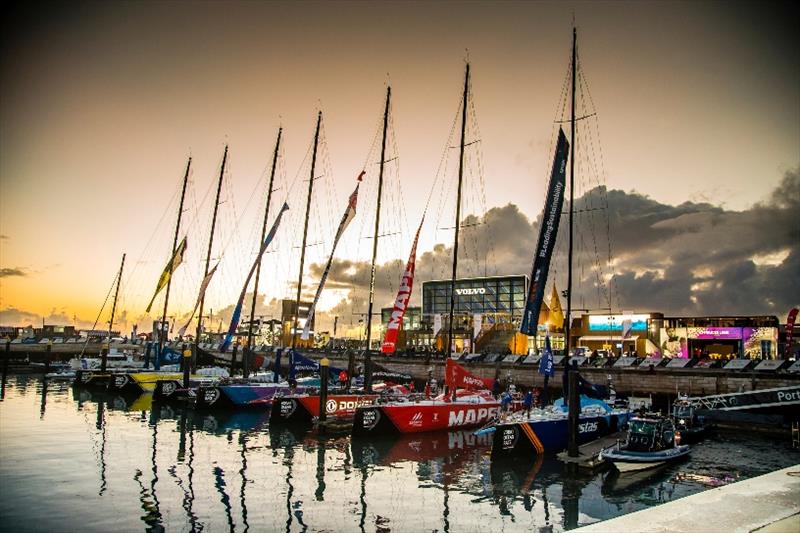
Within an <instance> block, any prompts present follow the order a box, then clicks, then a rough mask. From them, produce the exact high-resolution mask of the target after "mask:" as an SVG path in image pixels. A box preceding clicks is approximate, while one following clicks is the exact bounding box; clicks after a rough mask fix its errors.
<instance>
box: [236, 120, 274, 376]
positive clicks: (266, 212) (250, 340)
mask: <svg viewBox="0 0 800 533" xmlns="http://www.w3.org/2000/svg"><path fill="white" fill-rule="evenodd" d="M282 133H283V128H278V140H277V141H276V142H275V153H274V154H272V170H271V171H270V173H269V187H268V188H267V206H266V207H265V208H264V223H263V224H262V225H261V240H260V241H258V242H259V246H260V245H261V243H263V242H264V237H265V236H266V234H267V218H268V217H269V204H270V202H271V201H272V185H273V183H274V182H275V167H276V166H277V164H278V150H279V148H280V146H281V134H282ZM260 274H261V258H260V257H259V258H258V266H257V267H256V280H255V283H254V285H253V302H252V304H251V306H250V324H249V326H248V327H247V349H246V350H245V352H244V355H243V356H242V367H243V368H242V374H243V375H244V377H247V376H248V375H249V374H250V369H249V357H250V350H251V349H252V346H253V320H254V319H255V315H256V298H257V297H258V278H259V275H260Z"/></svg>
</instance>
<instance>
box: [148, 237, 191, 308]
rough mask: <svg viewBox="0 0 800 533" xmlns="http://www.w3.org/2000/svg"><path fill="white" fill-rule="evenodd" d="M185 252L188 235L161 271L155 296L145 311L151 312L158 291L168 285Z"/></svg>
mask: <svg viewBox="0 0 800 533" xmlns="http://www.w3.org/2000/svg"><path fill="white" fill-rule="evenodd" d="M184 252H186V237H184V238H183V240H182V241H181V243H180V244H179V245H178V247H177V248H175V253H174V254H172V259H170V260H169V263H167V266H165V267H164V271H163V272H162V273H161V277H159V278H158V286H157V287H156V292H155V294H153V298H152V299H151V300H150V303H149V304H147V309H145V313H149V312H150V308H151V307H153V302H154V301H155V300H156V296H158V293H159V292H161V289H163V288H164V287H166V286H167V283H168V282H169V279H170V278H171V277H172V273H173V272H175V270H176V269H177V268H178V266H179V265H180V264H181V263H182V262H183V254H184Z"/></svg>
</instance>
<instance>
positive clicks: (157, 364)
mask: <svg viewBox="0 0 800 533" xmlns="http://www.w3.org/2000/svg"><path fill="white" fill-rule="evenodd" d="M191 166H192V158H191V156H190V157H189V160H188V161H187V162H186V172H185V173H184V175H183V188H182V189H181V202H180V205H179V206H178V221H177V222H176V223H175V237H174V238H173V239H172V256H173V257H174V255H175V249H176V248H177V246H178V233H179V232H180V230H181V216H182V215H183V200H184V199H185V198H186V184H187V183H188V182H189V169H190V168H191ZM171 267H172V265H170V269H171ZM171 286H172V273H171V272H170V276H169V278H168V279H167V292H166V293H165V294H164V311H163V312H162V313H161V322H159V324H158V350H157V351H156V360H155V362H154V363H153V368H155V369H156V370H159V369H160V368H161V351H162V350H163V349H164V336H165V334H164V321H165V320H166V319H167V306H168V305H169V289H170V287H171Z"/></svg>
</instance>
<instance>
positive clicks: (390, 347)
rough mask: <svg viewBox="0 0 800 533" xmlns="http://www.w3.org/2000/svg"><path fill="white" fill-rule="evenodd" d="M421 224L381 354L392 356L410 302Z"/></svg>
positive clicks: (401, 282)
mask: <svg viewBox="0 0 800 533" xmlns="http://www.w3.org/2000/svg"><path fill="white" fill-rule="evenodd" d="M424 221H425V218H424V217H423V219H422V222H424ZM422 222H420V223H419V228H417V234H416V236H415V237H414V244H413V246H411V254H409V256H408V263H406V271H405V272H404V273H403V279H402V280H401V281H400V288H399V289H398V290H397V298H395V300H394V309H392V316H391V318H390V319H389V325H388V326H386V335H385V336H384V337H383V344H381V352H382V353H386V354H393V353H394V352H395V349H396V347H397V335H398V334H399V333H400V328H401V327H402V325H403V317H404V316H405V314H406V310H407V309H408V302H409V301H410V300H411V291H412V288H413V287H414V268H415V266H416V261H417V241H418V240H419V232H420V230H421V229H422Z"/></svg>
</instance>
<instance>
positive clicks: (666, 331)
mask: <svg viewBox="0 0 800 533" xmlns="http://www.w3.org/2000/svg"><path fill="white" fill-rule="evenodd" d="M660 340H661V342H660V345H661V348H662V351H663V354H664V355H665V356H668V357H683V358H686V357H693V358H702V357H710V358H712V359H731V358H746V359H774V358H776V357H777V355H778V353H777V346H778V318H777V317H774V316H754V317H691V318H687V317H683V318H682V317H667V318H665V319H664V327H663V329H662V330H661V336H660Z"/></svg>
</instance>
